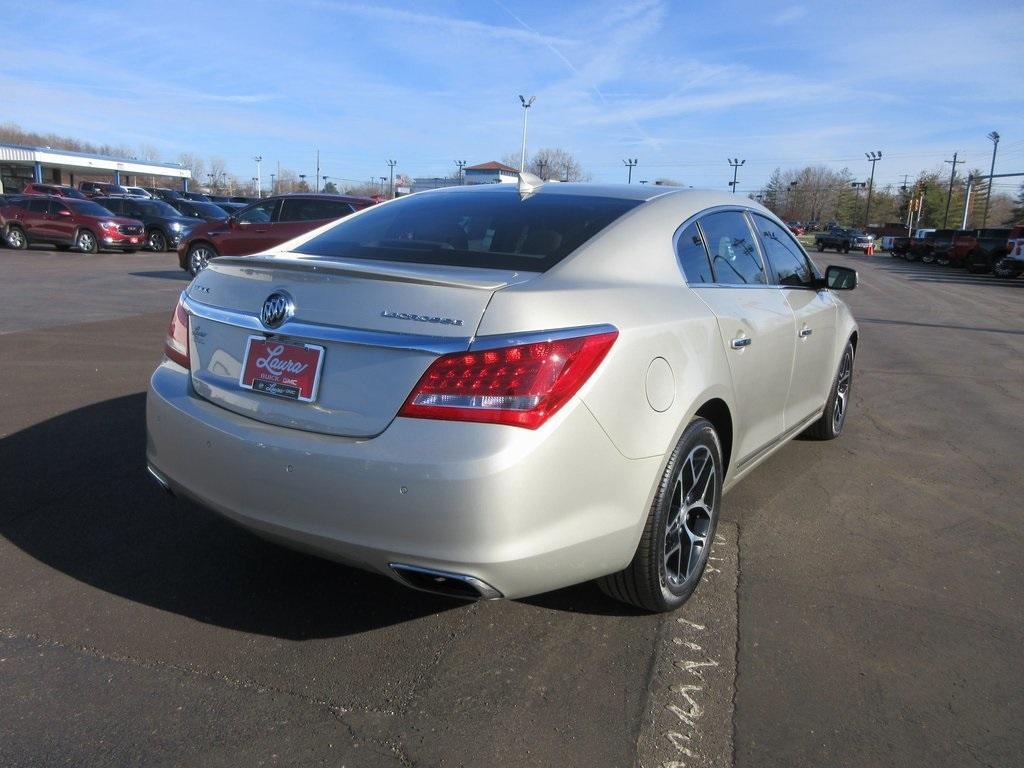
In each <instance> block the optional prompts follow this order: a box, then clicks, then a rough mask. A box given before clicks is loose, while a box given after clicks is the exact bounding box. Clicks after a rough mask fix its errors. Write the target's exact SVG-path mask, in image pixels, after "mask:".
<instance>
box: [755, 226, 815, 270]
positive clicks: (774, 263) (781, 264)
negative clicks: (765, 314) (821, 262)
mask: <svg viewBox="0 0 1024 768" xmlns="http://www.w3.org/2000/svg"><path fill="white" fill-rule="evenodd" d="M752 218H753V220H754V226H755V227H757V234H758V236H759V237H760V238H761V246H762V247H763V248H764V253H765V256H767V258H768V264H769V268H770V270H771V276H772V280H771V282H772V283H773V284H774V285H787V286H796V287H806V288H809V287H812V286H813V285H814V271H813V270H812V269H811V263H810V261H809V260H808V259H807V256H806V255H805V254H804V251H803V248H801V247H800V244H799V243H797V241H796V240H794V239H793V236H792V235H791V234H790V233H789V232H788V231H786V230H785V229H783V228H782V227H780V226H779V225H778V224H776V223H775V222H774V221H772V220H771V219H768V218H766V217H764V216H761V215H759V214H756V213H755V214H754V215H753V216H752Z"/></svg>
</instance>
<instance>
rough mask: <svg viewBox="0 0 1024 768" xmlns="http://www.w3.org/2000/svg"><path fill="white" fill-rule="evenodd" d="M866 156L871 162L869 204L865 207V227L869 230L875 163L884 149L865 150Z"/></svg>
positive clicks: (880, 157)
mask: <svg viewBox="0 0 1024 768" xmlns="http://www.w3.org/2000/svg"><path fill="white" fill-rule="evenodd" d="M864 157H866V158H867V159H868V162H869V163H871V180H870V181H869V182H868V204H867V205H866V206H865V207H864V229H865V230H867V228H868V223H869V221H870V219H871V193H872V191H874V188H875V163H877V162H878V161H879V160H881V159H882V150H878V151H877V152H865V153H864Z"/></svg>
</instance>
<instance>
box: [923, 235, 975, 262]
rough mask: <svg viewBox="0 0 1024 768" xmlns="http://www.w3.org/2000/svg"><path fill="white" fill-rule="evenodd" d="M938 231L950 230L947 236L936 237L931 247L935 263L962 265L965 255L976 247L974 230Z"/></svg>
mask: <svg viewBox="0 0 1024 768" xmlns="http://www.w3.org/2000/svg"><path fill="white" fill-rule="evenodd" d="M939 232H950V233H951V234H950V235H949V236H948V237H945V236H943V237H941V238H937V239H936V241H935V244H934V246H933V248H932V250H933V253H934V255H935V263H936V264H942V265H946V264H948V265H950V266H953V267H962V266H963V265H964V260H965V259H966V258H967V256H968V255H969V254H970V253H971V251H973V250H974V249H975V248H977V247H978V238H977V236H976V230H973V229H952V230H939Z"/></svg>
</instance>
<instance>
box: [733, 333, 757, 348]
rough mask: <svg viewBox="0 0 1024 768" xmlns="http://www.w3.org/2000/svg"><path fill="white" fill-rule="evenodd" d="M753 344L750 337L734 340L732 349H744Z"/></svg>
mask: <svg viewBox="0 0 1024 768" xmlns="http://www.w3.org/2000/svg"><path fill="white" fill-rule="evenodd" d="M753 343H754V340H753V339H751V338H750V337H749V336H744V337H743V338H740V339H733V340H732V348H733V349H743V348H744V347H749V346H750V345H751V344H753Z"/></svg>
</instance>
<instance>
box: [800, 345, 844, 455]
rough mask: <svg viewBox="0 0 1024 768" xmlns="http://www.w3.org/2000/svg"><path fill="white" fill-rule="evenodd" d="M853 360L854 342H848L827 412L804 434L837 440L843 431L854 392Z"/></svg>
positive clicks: (826, 407)
mask: <svg viewBox="0 0 1024 768" xmlns="http://www.w3.org/2000/svg"><path fill="white" fill-rule="evenodd" d="M853 360H854V353H853V342H847V343H846V349H844V350H843V356H842V357H841V358H839V370H838V371H837V372H836V378H835V380H834V381H833V382H832V389H831V390H829V393H828V404H827V405H826V406H825V412H824V413H823V414H821V418H820V419H818V420H817V421H816V422H814V423H813V424H812V425H811V426H809V427H808V428H807V429H806V430H805V431H804V435H805V436H807V437H809V438H811V439H812V440H835V439H836V438H837V437H839V435H841V434H842V433H843V426H844V425H845V424H846V416H847V414H848V413H849V410H850V398H851V395H852V393H853Z"/></svg>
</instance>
